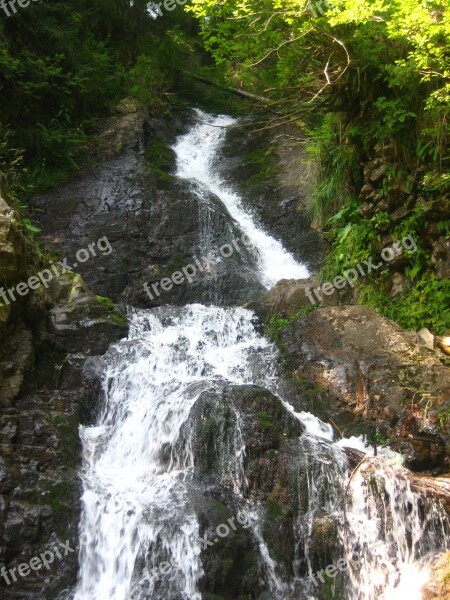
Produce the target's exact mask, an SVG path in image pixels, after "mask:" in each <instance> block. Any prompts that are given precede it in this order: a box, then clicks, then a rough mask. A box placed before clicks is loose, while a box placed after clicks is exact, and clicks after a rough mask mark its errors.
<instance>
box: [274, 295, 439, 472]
mask: <svg viewBox="0 0 450 600" xmlns="http://www.w3.org/2000/svg"><path fill="white" fill-rule="evenodd" d="M281 338H282V343H283V345H284V349H285V351H286V355H287V357H288V359H289V361H290V365H291V367H292V370H293V372H294V374H295V375H296V376H297V377H298V378H300V379H302V378H303V379H307V380H310V381H313V382H315V383H316V384H318V385H320V386H322V387H324V388H326V389H327V390H328V392H329V393H330V394H331V395H332V397H333V401H332V407H333V408H332V411H334V412H333V416H334V417H335V418H336V419H337V421H338V423H339V411H343V412H347V411H348V410H350V411H351V413H352V414H353V415H354V416H355V417H356V419H357V420H359V421H361V422H362V423H364V424H366V425H367V429H368V431H369V433H370V434H371V435H372V437H373V436H375V438H376V439H377V440H378V443H388V444H390V445H391V446H392V447H393V448H394V449H395V450H397V451H399V452H401V453H402V454H404V455H405V459H406V464H407V465H408V466H409V467H410V468H412V469H413V470H419V471H420V470H427V469H434V468H448V466H449V463H448V461H449V448H450V435H449V428H448V422H447V421H446V415H448V410H449V400H448V398H449V395H450V369H448V368H447V367H445V366H443V365H442V364H441V363H440V361H439V360H438V359H437V358H436V357H435V356H434V354H433V352H431V351H429V350H427V349H425V348H423V347H421V346H418V345H417V343H416V336H415V334H413V333H408V332H405V331H403V330H402V329H401V328H400V327H398V326H397V325H395V324H394V323H393V322H392V321H389V320H388V319H385V318H383V317H381V316H380V315H379V314H378V313H377V312H376V311H375V310H374V309H371V308H368V307H364V306H346V307H330V308H324V309H321V310H317V311H315V312H313V313H311V314H309V315H307V316H305V317H302V318H300V319H299V320H297V321H295V322H293V323H291V324H290V325H288V326H287V327H286V328H285V329H284V330H283V331H282V334H281ZM335 413H336V414H335ZM329 414H330V412H329ZM343 429H345V423H344V425H343ZM344 432H345V431H344Z"/></svg>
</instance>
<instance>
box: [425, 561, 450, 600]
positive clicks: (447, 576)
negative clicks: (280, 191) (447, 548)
mask: <svg viewBox="0 0 450 600" xmlns="http://www.w3.org/2000/svg"><path fill="white" fill-rule="evenodd" d="M448 598H450V552H446V553H445V554H443V555H442V556H440V557H439V558H437V559H436V560H435V561H434V564H433V566H432V570H431V577H430V579H429V581H428V582H427V583H426V584H425V586H424V588H423V590H422V600H448Z"/></svg>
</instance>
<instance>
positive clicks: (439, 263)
mask: <svg viewBox="0 0 450 600" xmlns="http://www.w3.org/2000/svg"><path fill="white" fill-rule="evenodd" d="M431 262H432V263H433V264H434V271H435V273H436V279H438V280H442V279H447V278H449V277H450V237H448V236H447V237H443V236H441V237H440V238H439V239H438V240H437V241H436V242H434V244H433V248H432V252H431Z"/></svg>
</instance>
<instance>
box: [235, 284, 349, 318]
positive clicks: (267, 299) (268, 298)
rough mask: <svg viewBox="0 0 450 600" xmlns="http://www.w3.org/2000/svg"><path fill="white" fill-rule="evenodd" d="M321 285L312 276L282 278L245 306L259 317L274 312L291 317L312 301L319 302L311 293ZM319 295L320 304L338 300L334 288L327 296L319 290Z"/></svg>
mask: <svg viewBox="0 0 450 600" xmlns="http://www.w3.org/2000/svg"><path fill="white" fill-rule="evenodd" d="M321 285H322V284H319V283H318V282H317V281H316V280H315V279H314V278H313V277H311V278H309V279H302V280H295V279H282V280H281V281H279V282H278V283H277V284H276V285H275V287H273V288H272V289H271V290H270V291H269V292H267V293H266V294H264V295H263V296H261V297H260V298H259V299H258V300H254V301H252V302H249V303H247V304H246V305H245V308H248V309H249V310H253V311H254V312H255V313H256V314H257V315H258V316H259V317H260V318H261V319H265V318H266V317H268V316H270V315H276V314H280V315H282V316H283V317H286V318H291V317H293V316H295V315H296V314H297V313H298V311H299V310H301V309H302V308H309V307H312V306H314V304H313V302H314V303H315V304H317V303H318V302H319V301H318V299H317V297H316V296H314V295H313V290H314V289H316V288H317V289H319V288H321ZM319 291H320V290H319ZM311 297H312V300H313V302H311ZM320 297H321V298H322V302H321V304H323V305H325V306H330V305H334V304H337V303H338V301H339V296H338V293H337V291H336V290H334V291H333V293H332V295H328V296H327V295H325V294H324V293H323V292H321V293H320Z"/></svg>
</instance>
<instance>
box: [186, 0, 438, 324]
mask: <svg viewBox="0 0 450 600" xmlns="http://www.w3.org/2000/svg"><path fill="white" fill-rule="evenodd" d="M313 4H314V3H313ZM330 4H331V3H330ZM449 8H450V6H449V3H448V0H428V1H427V2H422V1H421V0H389V1H387V0H334V1H333V3H332V6H330V7H328V8H326V7H325V5H324V4H323V3H322V10H316V11H311V10H309V8H308V4H307V2H304V3H302V2H298V0H286V1H284V2H283V3H280V2H278V1H277V0H269V1H266V0H264V1H262V0H230V1H229V2H227V3H225V4H218V3H216V2H215V0H193V2H192V4H191V5H190V10H191V11H192V12H193V13H194V14H195V15H196V16H197V18H198V19H199V22H200V25H201V29H202V36H203V38H204V43H205V46H206V48H207V49H209V51H210V52H211V53H212V54H213V56H214V57H215V59H216V61H217V63H218V64H219V65H221V66H222V67H224V68H225V69H226V73H227V76H228V80H229V82H230V83H232V84H233V85H244V86H246V87H247V88H248V89H251V90H252V91H254V92H255V93H256V94H259V95H261V96H265V97H266V98H268V99H269V104H267V103H266V104H264V105H261V106H260V109H261V111H265V113H264V114H265V118H261V122H260V125H259V127H265V128H267V129H274V130H275V131H276V130H277V129H278V130H279V131H280V132H283V130H284V127H285V126H286V125H289V124H292V123H294V124H296V125H299V127H300V130H302V131H303V132H306V139H303V140H301V141H300V142H299V143H303V144H305V145H306V148H307V150H308V152H309V153H310V155H311V156H312V158H313V159H314V161H315V162H316V164H317V165H318V166H317V173H316V181H315V184H314V186H313V188H312V190H311V193H310V203H309V211H310V215H311V219H312V220H313V221H314V222H315V223H316V224H317V225H320V226H321V227H322V228H323V229H324V230H325V232H326V235H327V237H328V238H329V241H330V243H331V251H330V253H329V255H328V257H327V259H326V261H325V264H324V265H323V269H322V272H321V274H320V276H321V278H322V279H323V280H329V279H331V278H333V277H334V276H336V275H341V274H342V272H343V271H344V270H345V269H348V268H353V267H355V265H356V264H357V263H359V262H361V261H362V260H365V259H368V258H370V257H373V258H375V257H377V256H379V254H380V252H381V250H382V249H383V248H385V247H386V246H387V245H389V244H391V243H393V242H395V241H397V240H399V239H401V238H402V237H404V236H405V235H408V234H411V235H413V237H414V238H415V240H416V242H417V244H418V246H419V250H418V252H417V253H415V254H414V256H411V257H407V259H406V260H404V261H403V262H402V264H399V265H395V271H394V270H393V269H391V270H388V269H385V270H384V271H383V272H379V273H377V274H376V275H373V276H369V277H368V278H367V279H366V280H364V281H362V282H359V284H358V287H359V289H358V290H357V292H356V294H355V296H356V298H355V299H356V300H358V301H359V302H362V303H365V304H370V305H372V306H375V307H376V308H377V309H378V310H379V311H380V312H381V313H383V314H384V315H386V316H388V317H389V318H391V319H394V320H396V321H397V322H399V323H400V324H401V325H402V326H403V327H406V328H411V329H417V328H420V327H429V328H430V329H432V330H433V331H434V332H435V333H443V332H445V331H446V330H449V329H450V310H449V307H450V283H449V280H448V274H446V272H445V265H444V266H443V265H442V260H444V262H445V259H444V258H443V257H442V255H441V256H439V253H440V252H441V253H442V254H445V248H444V249H441V246H442V244H443V243H445V242H446V241H447V242H448V241H450V238H449V234H450V148H449V117H450V10H449ZM447 256H448V255H447ZM439 261H441V263H440V267H441V268H438V263H439ZM447 269H448V266H447ZM394 272H395V273H396V274H397V275H401V277H402V278H403V284H402V288H401V290H400V292H399V293H397V292H396V293H395V294H394V293H393V292H392V288H393V285H392V284H393V281H392V278H393V275H394Z"/></svg>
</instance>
